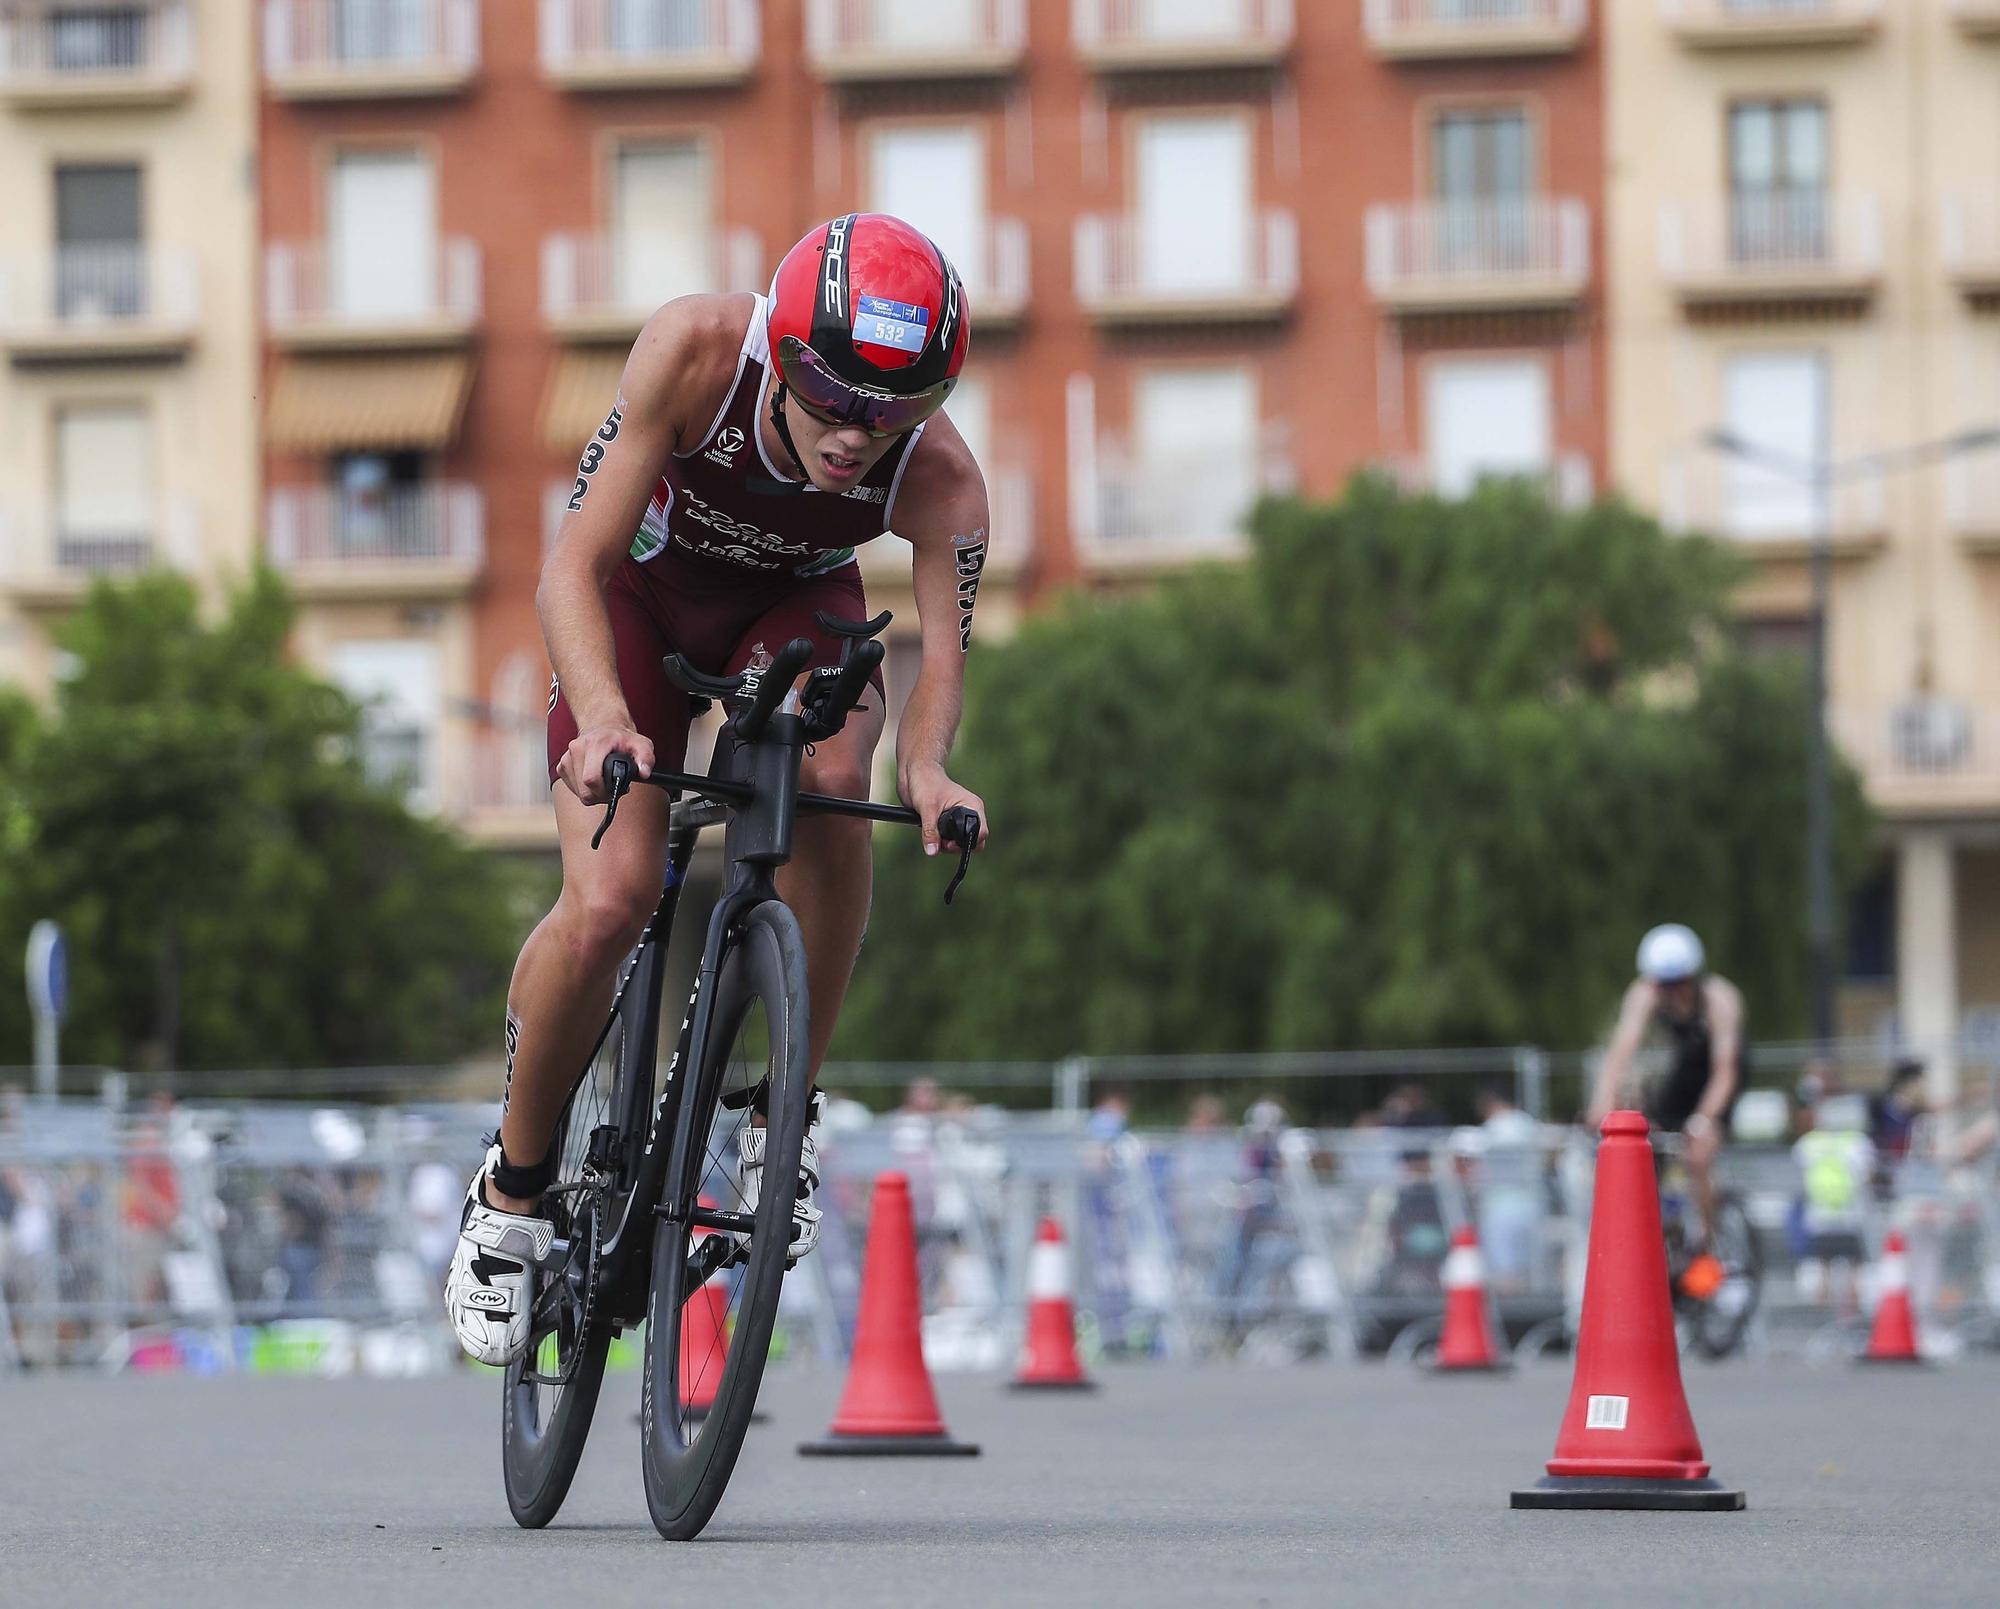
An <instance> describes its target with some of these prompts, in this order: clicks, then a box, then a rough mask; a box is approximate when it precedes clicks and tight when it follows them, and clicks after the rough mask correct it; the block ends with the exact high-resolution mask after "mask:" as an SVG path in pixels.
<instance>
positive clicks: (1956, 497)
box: [1944, 452, 2000, 551]
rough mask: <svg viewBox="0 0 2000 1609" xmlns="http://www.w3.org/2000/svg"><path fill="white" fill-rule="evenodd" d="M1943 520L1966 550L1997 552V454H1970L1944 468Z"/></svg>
mask: <svg viewBox="0 0 2000 1609" xmlns="http://www.w3.org/2000/svg"><path fill="white" fill-rule="evenodd" d="M1944 487H1945V517H1946V519H1947V520H1948V521H1949V522H1950V524H1951V528H1952V530H1953V532H1954V533H1956V535H1957V537H1958V539H1959V540H1960V541H1961V542H1963V543H1965V544H1966V545H1967V546H1968V547H1973V548H1980V549H1986V550H1989V551H2000V453H1996V452H1983V453H1974V454H1970V455H1967V456H1965V457H1960V458H1954V459H1952V460H1951V461H1950V462H1948V463H1947V464H1946V465H1945V477H1944Z"/></svg>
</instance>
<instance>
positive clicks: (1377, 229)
mask: <svg viewBox="0 0 2000 1609" xmlns="http://www.w3.org/2000/svg"><path fill="white" fill-rule="evenodd" d="M1367 243H1368V286H1369V289H1370V290H1372V291H1373V292H1374V293H1375V298H1376V300H1377V301H1379V302H1381V303H1382V305H1383V306H1385V307H1387V308H1389V309H1390V310H1391V311H1392V312H1397V313H1405V314H1419V313H1478V312H1497V311H1503V310H1507V309H1522V310H1542V309H1550V308H1563V307H1571V306H1574V305H1575V304H1576V303H1577V302H1579V301H1581V300H1582V299H1583V295H1584V292H1585V291H1586V290H1587V289H1588V288H1589V284H1590V209H1589V208H1588V207H1587V206H1586V205H1585V204H1584V203H1583V202H1581V201H1572V200H1548V199H1542V198H1533V199H1525V198H1524V199H1522V200H1518V201H1476V202H1464V201H1451V202H1428V201H1420V202H1415V203H1399V204H1384V205H1379V206H1373V207H1370V208H1369V209H1368V224H1367Z"/></svg>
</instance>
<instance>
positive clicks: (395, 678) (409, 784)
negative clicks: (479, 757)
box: [327, 639, 444, 808]
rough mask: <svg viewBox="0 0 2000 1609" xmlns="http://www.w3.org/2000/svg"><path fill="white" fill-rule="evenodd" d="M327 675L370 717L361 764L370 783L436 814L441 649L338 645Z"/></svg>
mask: <svg viewBox="0 0 2000 1609" xmlns="http://www.w3.org/2000/svg"><path fill="white" fill-rule="evenodd" d="M327 669H328V672H329V674H330V675H331V676H332V678H333V680H334V682H335V683H336V684H337V685H338V686H339V687H340V688H341V689H342V690H343V691H344V692H346V694H347V695H348V696H349V697H350V698H352V699H353V700H355V702H356V703H358V704H360V705H361V706H362V707H363V709H364V710H365V711H366V714H365V716H364V718H363V722H362V733H361V764H362V769H363V770H364V771H365V772H366V773H367V775H368V778H369V780H370V781H371V782H375V783H377V784H379V785H381V786H383V787H393V788H400V789H402V790H403V791H404V792H406V793H407V794H408V795H409V796H410V799H411V802H412V803H415V804H419V805H425V806H429V807H432V808H435V806H436V804H437V791H436V790H437V736H438V724H439V719H440V717H441V715H442V712H443V708H444V697H443V688H442V684H441V680H440V674H441V672H440V665H439V659H438V649H437V645H436V644H435V643H430V642H421V641H414V640H410V639H384V640H379V641H361V642H344V643H339V644H336V645H335V647H334V650H333V653H332V655H331V656H330V658H329V661H328V665H327Z"/></svg>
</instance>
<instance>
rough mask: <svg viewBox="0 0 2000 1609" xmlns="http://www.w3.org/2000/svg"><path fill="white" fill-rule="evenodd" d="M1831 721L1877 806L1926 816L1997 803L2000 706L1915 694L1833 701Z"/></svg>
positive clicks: (1845, 751)
mask: <svg viewBox="0 0 2000 1609" xmlns="http://www.w3.org/2000/svg"><path fill="white" fill-rule="evenodd" d="M1828 725H1829V726H1830V727H1831V728H1832V731H1833V738H1834V741H1835V742H1836V743H1837V744H1838V745H1839V747H1840V749H1841V750H1842V752H1843V753H1845V754H1846V755H1847V757H1848V758H1849V759H1850V760H1851V761H1853V763H1854V764H1855V765H1856V766H1857V767H1858V768H1859V769H1860V771H1861V774H1862V777H1863V778H1864V779H1865V781H1866V783H1867V787H1868V793H1869V796H1870V798H1871V799H1872V800H1873V801H1874V803H1875V804H1876V805H1877V806H1878V807H1879V808H1881V809H1884V810H1887V811H1890V812H1892V813H1895V814H1923V813H1925V812H1926V811H1934V812H1943V811H1950V810H1955V809H1964V808H1967V807H1982V806H1983V807H1986V808H1990V807H1991V806H1992V805H1993V804H1994V803H1995V802H1997V801H2000V709H1995V708H1992V707H1990V706H1988V707H1982V706H1979V705H1976V704H1973V703H1970V702H1968V701H1965V700H1961V699H1956V698H1946V697H1939V696H1937V695H1935V694H1930V695H1918V696H1916V697H1913V698H1909V699H1905V700H1904V701H1903V702H1902V703H1900V704H1894V705H1890V706H1888V707H1886V708H1884V707H1882V706H1879V705H1878V706H1874V707H1867V706H1861V707H1856V706H1853V705H1836V706H1835V707H1834V708H1833V709H1831V710H1830V711H1829V712H1828Z"/></svg>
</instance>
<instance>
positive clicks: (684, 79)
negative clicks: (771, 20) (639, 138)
mask: <svg viewBox="0 0 2000 1609" xmlns="http://www.w3.org/2000/svg"><path fill="white" fill-rule="evenodd" d="M758 39H759V35H758V22H757V0H542V10H541V51H542V71H543V72H544V73H546V74H547V75H548V77H549V79H550V80H551V81H552V82H554V83H556V84H558V85H560V86H561V87H562V88H564V89H573V90H617V89H707V88H716V87H723V86H727V85H731V84H741V83H743V82H744V81H746V80H747V79H748V78H749V77H750V75H751V74H752V73H753V72H755V71H756V68H757V51H758Z"/></svg>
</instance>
